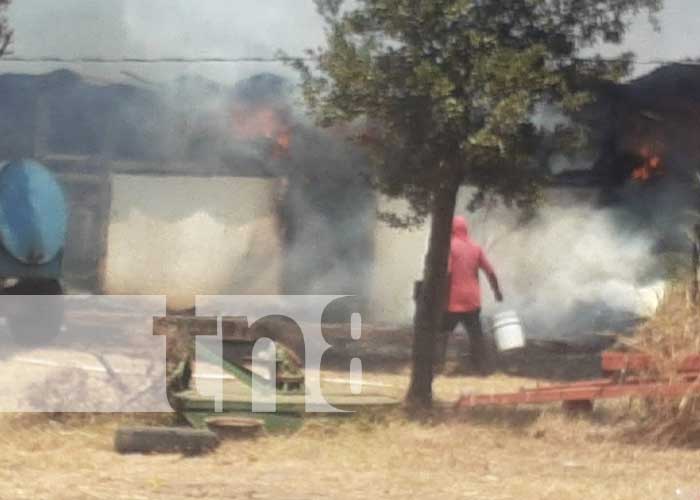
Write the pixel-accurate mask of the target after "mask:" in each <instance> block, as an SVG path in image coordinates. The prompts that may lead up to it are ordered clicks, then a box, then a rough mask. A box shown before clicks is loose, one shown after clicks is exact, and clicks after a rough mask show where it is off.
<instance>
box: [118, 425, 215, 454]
mask: <svg viewBox="0 0 700 500" xmlns="http://www.w3.org/2000/svg"><path fill="white" fill-rule="evenodd" d="M218 445H219V438H218V437H217V435H216V434H214V433H213V432H211V431H208V430H199V429H190V428H187V427H122V428H120V429H117V432H116V433H115V435H114V449H115V450H116V451H117V452H118V453H183V454H185V455H198V454H202V453H206V452H209V451H211V450H213V449H215V448H216V447H217V446H218Z"/></svg>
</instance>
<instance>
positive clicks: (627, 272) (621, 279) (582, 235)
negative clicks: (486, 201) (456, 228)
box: [473, 193, 655, 337]
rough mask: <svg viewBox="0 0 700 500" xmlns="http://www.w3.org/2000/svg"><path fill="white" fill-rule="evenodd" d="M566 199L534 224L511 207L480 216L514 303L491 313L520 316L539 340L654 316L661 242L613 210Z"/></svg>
mask: <svg viewBox="0 0 700 500" xmlns="http://www.w3.org/2000/svg"><path fill="white" fill-rule="evenodd" d="M561 196H562V195H561V194H560V193H558V194H557V197H558V198H559V200H557V201H558V202H559V203H556V204H550V205H545V206H544V207H543V208H542V209H541V210H540V212H539V214H538V215H537V216H536V217H535V218H534V220H531V221H529V222H527V223H522V224H517V223H516V222H515V221H516V218H515V216H514V215H513V214H509V213H508V212H507V211H505V210H503V209H500V210H493V211H491V212H490V213H488V214H484V213H481V214H479V213H477V214H475V215H474V216H473V219H474V222H475V223H474V224H473V234H474V238H475V239H476V240H477V241H481V242H482V244H483V247H484V249H485V251H486V253H487V254H488V256H489V258H490V259H491V261H492V263H493V264H494V266H495V267H496V269H497V272H498V275H499V278H500V280H501V282H502V287H503V289H504V293H505V295H506V299H507V300H506V304H505V305H503V306H495V305H494V304H493V302H492V301H491V300H488V301H486V304H487V311H494V310H495V309H498V308H499V307H500V308H503V307H505V308H512V309H515V310H517V311H518V312H519V313H520V315H521V317H522V318H523V319H524V321H525V323H526V326H527V327H528V333H529V334H530V335H531V336H535V337H537V336H546V337H550V336H555V337H558V336H566V335H580V334H591V333H595V332H597V331H600V330H603V329H606V328H609V327H612V328H614V327H616V326H618V325H621V324H624V323H625V322H626V321H628V320H631V319H633V318H636V317H639V316H642V315H644V314H647V313H648V309H649V297H648V293H647V289H648V287H649V286H650V285H653V284H654V283H653V280H651V279H650V276H653V272H652V271H653V269H654V264H655V260H654V258H653V255H652V247H653V240H652V239H651V238H650V237H648V236H646V235H644V234H640V233H637V232H633V231H626V230H625V229H624V228H623V227H622V226H621V225H620V224H619V222H618V217H617V214H616V212H615V211H614V210H612V209H601V208H597V207H595V206H594V204H593V203H586V202H583V203H582V202H581V201H580V200H575V199H573V197H567V196H566V195H564V198H563V199H561ZM485 295H487V296H488V295H489V293H488V292H485Z"/></svg>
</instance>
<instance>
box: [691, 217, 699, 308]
mask: <svg viewBox="0 0 700 500" xmlns="http://www.w3.org/2000/svg"><path fill="white" fill-rule="evenodd" d="M692 244H693V252H692V260H691V266H692V267H691V273H692V274H691V280H690V302H691V303H692V304H693V305H694V306H697V305H698V303H699V302H700V224H695V225H694V226H693V242H692Z"/></svg>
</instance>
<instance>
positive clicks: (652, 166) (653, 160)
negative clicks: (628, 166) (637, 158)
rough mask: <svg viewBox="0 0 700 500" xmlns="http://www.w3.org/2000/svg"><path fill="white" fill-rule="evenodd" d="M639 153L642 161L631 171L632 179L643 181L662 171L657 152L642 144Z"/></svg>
mask: <svg viewBox="0 0 700 500" xmlns="http://www.w3.org/2000/svg"><path fill="white" fill-rule="evenodd" d="M640 153H641V156H642V157H643V158H644V161H643V163H642V164H641V165H640V166H638V167H637V168H635V169H634V170H633V171H632V179H634V180H637V181H641V182H645V181H648V180H649V179H651V178H652V177H655V176H658V175H661V174H662V173H663V168H662V163H661V157H660V156H659V155H658V154H657V153H655V152H654V151H653V150H652V149H651V148H650V147H648V146H644V147H643V148H642V150H641V152H640Z"/></svg>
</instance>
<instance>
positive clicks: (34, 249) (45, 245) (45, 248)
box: [0, 160, 67, 265]
mask: <svg viewBox="0 0 700 500" xmlns="http://www.w3.org/2000/svg"><path fill="white" fill-rule="evenodd" d="M66 221H67V210H66V201H65V197H64V195H63V190H62V188H61V185H60V184H59V183H58V180H57V179H56V177H55V176H54V174H52V173H51V171H50V170H48V169H47V168H46V167H44V166H43V165H41V164H40V163H38V162H36V161H34V160H17V161H13V162H10V163H7V164H6V165H5V166H4V167H2V169H1V170H0V243H1V244H2V246H3V247H4V248H5V250H7V252H8V253H9V254H10V255H11V256H12V257H14V258H15V259H17V260H19V261H20V262H22V263H24V264H29V265H41V264H46V263H47V262H50V261H51V260H52V259H54V258H55V257H56V256H57V255H58V254H59V252H60V251H61V250H62V249H63V246H64V244H65V238H66Z"/></svg>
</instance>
